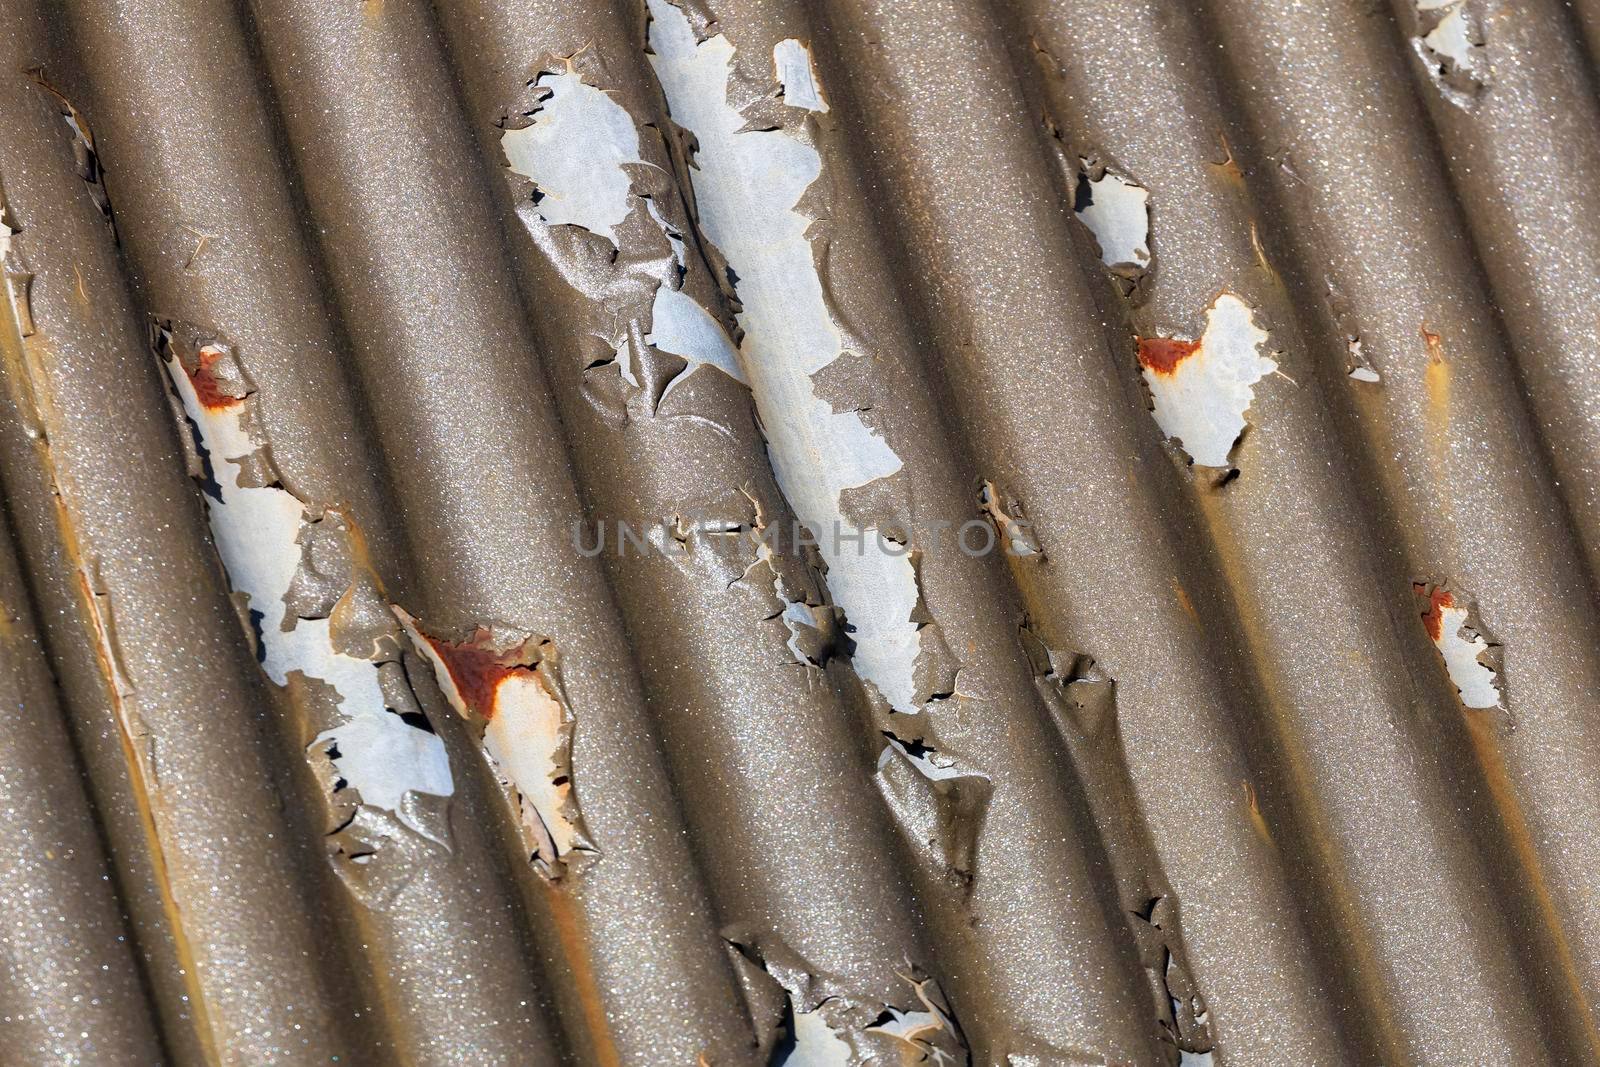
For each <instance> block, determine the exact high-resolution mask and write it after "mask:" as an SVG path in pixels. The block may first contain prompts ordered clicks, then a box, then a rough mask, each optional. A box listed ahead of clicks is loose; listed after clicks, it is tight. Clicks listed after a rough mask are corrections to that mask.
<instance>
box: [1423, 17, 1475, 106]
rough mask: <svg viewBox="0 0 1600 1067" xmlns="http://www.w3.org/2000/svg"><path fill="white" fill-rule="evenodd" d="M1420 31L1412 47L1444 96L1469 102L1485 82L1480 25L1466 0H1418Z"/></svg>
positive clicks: (1457, 102) (1455, 100) (1456, 100)
mask: <svg viewBox="0 0 1600 1067" xmlns="http://www.w3.org/2000/svg"><path fill="white" fill-rule="evenodd" d="M1416 10H1417V15H1418V18H1419V22H1420V25H1419V30H1420V31H1421V32H1419V33H1418V34H1417V35H1415V36H1413V37H1412V38H1411V46H1412V48H1413V49H1414V50H1415V51H1416V53H1417V55H1418V56H1420V57H1421V59H1422V61H1423V63H1425V64H1426V65H1427V68H1428V75H1429V77H1430V78H1431V79H1432V80H1433V83H1434V84H1435V85H1436V86H1437V87H1438V88H1439V90H1440V92H1442V93H1443V94H1444V96H1445V98H1446V99H1448V100H1450V101H1451V102H1452V103H1455V104H1458V105H1462V106H1465V105H1468V104H1470V103H1471V102H1472V99H1473V97H1474V96H1475V95H1476V93H1477V91H1478V90H1479V89H1481V88H1482V87H1483V86H1484V85H1486V84H1487V83H1488V80H1489V71H1488V59H1487V57H1486V54H1485V49H1484V40H1483V34H1482V31H1481V27H1480V26H1479V24H1478V21H1477V19H1476V18H1475V17H1474V16H1473V14H1472V11H1471V9H1470V8H1469V6H1468V4H1467V2H1466V0H1417V3H1416Z"/></svg>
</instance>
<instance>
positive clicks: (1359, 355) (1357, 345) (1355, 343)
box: [1345, 337, 1380, 384]
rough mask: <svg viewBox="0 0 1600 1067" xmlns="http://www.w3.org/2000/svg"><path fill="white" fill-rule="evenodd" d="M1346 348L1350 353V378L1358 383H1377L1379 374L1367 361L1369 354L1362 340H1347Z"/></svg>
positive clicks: (1352, 338)
mask: <svg viewBox="0 0 1600 1067" xmlns="http://www.w3.org/2000/svg"><path fill="white" fill-rule="evenodd" d="M1345 348H1346V350H1347V351H1348V352H1349V353H1350V372H1349V373H1350V377H1351V378H1353V379H1355V380H1356V381H1358V382H1367V383H1369V384H1371V383H1376V382H1378V381H1379V380H1380V378H1379V376H1378V372H1377V370H1376V369H1374V367H1373V366H1372V363H1371V362H1370V361H1369V360H1368V359H1367V354H1366V352H1365V351H1363V349H1362V347H1361V338H1359V337H1347V338H1345Z"/></svg>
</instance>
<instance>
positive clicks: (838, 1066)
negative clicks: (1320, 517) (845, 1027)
mask: <svg viewBox="0 0 1600 1067" xmlns="http://www.w3.org/2000/svg"><path fill="white" fill-rule="evenodd" d="M789 1017H790V1018H791V1019H792V1020H793V1024H794V1034H793V1038H794V1044H793V1045H792V1046H791V1047H790V1048H789V1049H787V1050H786V1051H785V1052H783V1053H782V1054H780V1055H779V1056H778V1057H776V1058H775V1059H774V1060H773V1064H774V1067H780V1065H781V1067H850V1064H851V1062H852V1061H853V1059H854V1056H853V1054H852V1053H851V1051H850V1046H849V1045H848V1044H846V1043H845V1041H844V1039H843V1038H841V1037H840V1036H839V1035H838V1034H836V1033H834V1032H833V1027H831V1026H829V1025H828V1021H827V1020H826V1019H825V1018H823V1016H822V1009H821V1008H820V1007H819V1008H813V1009H812V1010H811V1011H802V1010H800V1007H799V1005H798V1004H797V1003H796V1001H795V995H794V994H793V993H792V992H791V993H790V994H789Z"/></svg>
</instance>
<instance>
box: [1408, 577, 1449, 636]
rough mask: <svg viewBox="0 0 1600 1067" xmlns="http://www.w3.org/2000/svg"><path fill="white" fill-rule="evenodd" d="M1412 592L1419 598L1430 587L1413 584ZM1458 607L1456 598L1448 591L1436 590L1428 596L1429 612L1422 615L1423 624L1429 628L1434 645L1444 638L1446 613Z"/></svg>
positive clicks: (1418, 583)
mask: <svg viewBox="0 0 1600 1067" xmlns="http://www.w3.org/2000/svg"><path fill="white" fill-rule="evenodd" d="M1411 588H1412V591H1413V592H1415V593H1416V594H1417V595H1418V596H1422V595H1424V594H1426V593H1427V592H1428V587H1427V586H1425V585H1423V584H1421V583H1420V582H1413V583H1411ZM1455 606H1456V598H1455V597H1453V596H1451V595H1450V593H1449V592H1448V591H1447V590H1444V589H1435V590H1434V591H1433V592H1432V593H1431V594H1428V610H1427V611H1424V612H1423V613H1422V624H1423V625H1424V626H1426V627H1427V628H1428V636H1429V637H1431V638H1433V643H1434V644H1438V643H1439V641H1440V640H1441V639H1442V638H1443V636H1444V612H1445V609H1446V608H1453V607H1455Z"/></svg>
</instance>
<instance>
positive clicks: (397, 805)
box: [157, 330, 455, 839]
mask: <svg viewBox="0 0 1600 1067" xmlns="http://www.w3.org/2000/svg"><path fill="white" fill-rule="evenodd" d="M157 348H158V355H159V356H160V358H161V360H162V363H163V365H164V367H165V368H166V371H167V375H168V378H169V379H170V380H171V382H172V386H173V389H174V390H175V392H176V393H177V396H178V400H179V403H180V404H181V405H182V409H183V414H184V416H185V418H186V419H187V420H188V423H189V427H190V431H191V433H192V434H193V437H194V443H195V447H196V449H197V450H198V451H199V452H200V453H201V454H202V456H203V457H204V459H205V465H206V470H207V473H208V475H209V477H208V478H206V480H205V482H204V486H205V490H206V492H205V501H206V513H207V517H208V518H209V520H210V526H211V533H212V539H213V540H214V542H215V543H216V546H217V553H218V555H220V556H221V557H222V564H223V568H224V570H225V571H226V572H227V575H228V581H229V584H230V585H231V586H232V587H233V589H234V591H235V592H236V593H238V594H240V595H242V596H243V597H244V598H245V601H246V603H245V606H246V608H247V609H248V611H249V612H250V616H251V618H252V619H253V620H254V621H255V624H256V626H255V628H256V632H257V635H258V640H259V643H260V649H259V659H260V662H261V668H262V670H263V671H265V672H266V675H267V677H269V678H271V679H272V681H273V682H274V683H276V684H277V685H279V686H287V685H288V684H289V682H290V677H291V676H292V675H300V676H302V677H304V678H308V679H314V680H316V681H318V682H322V683H324V684H326V685H328V686H330V687H331V688H332V689H333V691H334V693H335V694H336V697H337V706H338V712H339V714H340V715H341V716H343V718H344V722H343V723H342V724H341V725H339V726H337V727H334V728H333V729H329V730H326V731H324V732H323V733H321V734H319V735H318V736H317V738H316V739H315V740H314V741H313V742H312V743H311V745H310V746H308V748H307V753H308V756H309V755H312V754H314V753H325V754H327V757H328V758H329V759H330V760H331V762H332V764H333V766H334V769H335V770H336V772H337V773H338V776H339V783H341V784H336V785H335V786H334V792H335V793H338V792H342V791H343V790H345V789H353V790H354V791H355V792H356V793H358V794H359V795H360V798H361V803H362V804H363V805H366V806H369V807H375V808H382V809H384V810H387V811H391V812H393V813H394V814H395V816H396V817H397V818H398V819H399V820H400V821H401V822H402V823H404V824H405V825H406V826H408V827H410V828H411V829H413V830H415V831H416V832H418V833H420V834H423V835H424V836H427V837H435V835H434V834H433V833H432V832H431V831H429V830H427V829H426V828H425V827H424V825H423V823H421V822H420V821H419V820H418V819H417V817H416V815H415V813H413V812H412V811H410V810H409V809H408V806H407V804H406V797H407V795H408V794H411V793H419V794H427V795H432V796H438V797H448V796H451V795H453V794H454V792H455V783H454V780H453V779H452V777H451V774H450V764H449V760H448V759H447V758H446V756H445V749H444V744H443V742H441V741H440V740H439V738H438V737H437V736H435V735H434V734H433V733H432V732H431V731H430V730H428V729H425V728H421V727H418V726H413V725H411V724H410V723H408V722H406V721H405V719H403V718H402V717H401V715H400V714H399V713H398V712H397V711H395V710H394V709H393V708H391V707H390V706H389V702H388V700H387V699H386V698H385V696H384V692H383V688H382V686H381V684H380V673H379V671H380V664H381V662H383V660H384V659H385V657H384V655H383V654H382V653H381V652H380V651H379V650H378V649H376V648H374V650H373V654H372V656H371V658H362V657H357V656H351V655H347V654H345V653H344V652H341V651H339V650H338V649H337V648H336V647H335V642H334V636H333V627H334V625H335V616H336V615H337V608H336V609H335V611H334V612H330V613H329V614H327V615H325V616H323V617H320V618H304V617H301V616H299V615H298V614H296V613H293V612H291V611H290V610H289V604H288V599H287V598H288V597H289V596H290V593H291V587H292V586H293V584H294V582H295V578H296V575H297V574H298V573H299V572H300V571H301V568H302V565H303V562H304V558H305V555H306V551H307V542H306V541H305V540H304V539H303V534H304V533H305V532H306V531H307V530H309V529H310V528H311V526H312V525H313V524H315V523H317V522H321V521H327V520H326V518H319V517H314V516H312V515H311V513H310V509H309V508H308V507H307V506H306V504H305V503H304V502H303V501H301V500H300V499H299V498H298V497H296V496H294V495H293V494H292V493H290V492H289V491H288V490H286V489H284V488H282V487H281V486H280V485H278V484H277V483H276V481H275V480H273V481H272V482H271V484H268V485H261V484H256V483H258V482H260V481H262V480H263V479H261V478H259V477H255V478H252V479H250V484H247V483H246V480H245V478H244V475H245V472H246V471H247V470H255V471H260V470H262V469H265V465H266V464H267V462H268V460H267V458H266V456H265V453H264V450H263V448H262V447H261V446H260V445H259V444H258V443H257V441H256V440H255V435H254V434H253V432H252V428H251V426H252V418H251V416H252V415H253V412H252V411H251V407H252V400H251V392H250V390H249V388H248V386H247V385H246V383H244V382H242V381H241V380H239V379H238V378H237V377H234V378H231V379H230V378H224V377H223V376H222V369H223V365H224V363H225V361H226V360H227V358H228V357H229V355H230V353H229V352H228V350H227V349H226V348H225V346H224V345H222V344H221V343H220V342H213V343H207V344H202V345H200V346H199V347H198V349H197V351H196V352H195V357H194V362H193V365H191V366H186V365H185V363H184V361H183V359H182V358H181V356H180V355H179V349H178V346H177V345H176V344H175V343H174V338H173V335H172V333H171V332H170V331H167V330H161V331H159V333H158V338H157ZM327 514H330V515H331V514H332V513H331V512H330V513H327ZM353 589H354V585H353V584H352V585H351V586H350V588H349V589H347V590H346V592H345V598H348V597H349V596H351V592H352V590H353ZM342 599H343V598H342ZM435 839H436V838H435Z"/></svg>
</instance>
